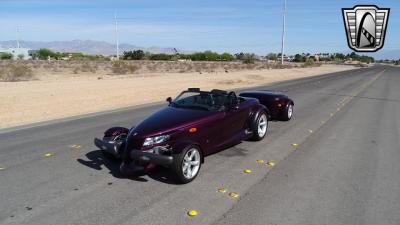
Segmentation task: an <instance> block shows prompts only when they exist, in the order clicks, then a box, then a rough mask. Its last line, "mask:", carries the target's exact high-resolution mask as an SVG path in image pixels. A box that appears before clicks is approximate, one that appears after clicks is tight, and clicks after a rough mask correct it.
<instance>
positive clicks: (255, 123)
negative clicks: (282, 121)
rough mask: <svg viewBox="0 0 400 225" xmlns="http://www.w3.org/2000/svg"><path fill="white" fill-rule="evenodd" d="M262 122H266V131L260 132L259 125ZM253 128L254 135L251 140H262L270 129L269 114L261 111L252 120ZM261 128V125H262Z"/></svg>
mask: <svg viewBox="0 0 400 225" xmlns="http://www.w3.org/2000/svg"><path fill="white" fill-rule="evenodd" d="M260 122H265V123H266V124H265V131H264V132H259V127H260V126H259V125H260ZM251 123H252V124H251V126H250V127H251V130H252V132H253V136H252V137H251V140H253V141H261V140H262V139H264V137H265V135H266V134H267V131H268V115H267V113H265V112H260V113H259V114H258V115H257V117H256V118H255V119H253V121H252V122H251ZM260 128H261V127H260Z"/></svg>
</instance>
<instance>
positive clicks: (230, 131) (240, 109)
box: [222, 102, 249, 144]
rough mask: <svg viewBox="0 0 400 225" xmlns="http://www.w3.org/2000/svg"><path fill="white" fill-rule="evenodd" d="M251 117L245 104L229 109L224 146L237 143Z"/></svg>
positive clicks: (225, 118) (225, 123) (227, 111)
mask: <svg viewBox="0 0 400 225" xmlns="http://www.w3.org/2000/svg"><path fill="white" fill-rule="evenodd" d="M248 115H249V108H248V107H246V104H245V103H244V102H240V103H239V104H236V105H232V106H230V107H227V108H226V110H225V117H224V129H223V131H222V132H223V139H224V142H225V143H224V144H229V143H230V142H236V141H237V140H236V139H237V137H238V135H240V133H241V132H243V128H244V125H245V123H246V121H247V118H248Z"/></svg>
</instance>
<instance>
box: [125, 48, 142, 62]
mask: <svg viewBox="0 0 400 225" xmlns="http://www.w3.org/2000/svg"><path fill="white" fill-rule="evenodd" d="M144 56H145V53H144V52H143V51H142V50H135V51H129V52H124V56H123V59H125V60H141V59H143V58H144Z"/></svg>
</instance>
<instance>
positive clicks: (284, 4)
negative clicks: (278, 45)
mask: <svg viewBox="0 0 400 225" xmlns="http://www.w3.org/2000/svg"><path fill="white" fill-rule="evenodd" d="M283 1H284V3H283V28H282V51H281V63H282V65H283V55H284V54H285V33H286V0H283Z"/></svg>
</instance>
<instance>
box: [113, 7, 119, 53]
mask: <svg viewBox="0 0 400 225" xmlns="http://www.w3.org/2000/svg"><path fill="white" fill-rule="evenodd" d="M114 20H115V42H116V46H117V60H119V35H118V20H117V13H115V14H114Z"/></svg>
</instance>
